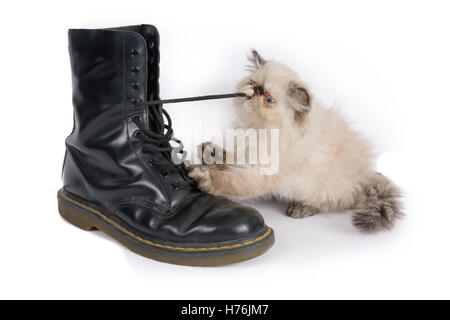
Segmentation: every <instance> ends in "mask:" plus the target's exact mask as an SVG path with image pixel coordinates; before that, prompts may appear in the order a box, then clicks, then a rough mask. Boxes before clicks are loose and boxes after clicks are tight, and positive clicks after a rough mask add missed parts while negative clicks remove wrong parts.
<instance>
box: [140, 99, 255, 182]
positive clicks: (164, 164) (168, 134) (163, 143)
mask: <svg viewBox="0 0 450 320" xmlns="http://www.w3.org/2000/svg"><path fill="white" fill-rule="evenodd" d="M234 97H247V98H248V95H246V94H245V93H232V94H222V95H208V96H198V97H189V98H179V99H168V100H151V101H141V102H136V103H134V105H135V106H142V105H146V106H152V107H151V108H148V111H149V112H148V116H149V120H150V123H151V126H150V129H147V128H145V126H144V124H143V123H142V121H141V119H140V118H139V117H137V116H136V117H133V118H132V121H133V122H134V123H135V124H136V126H137V127H138V128H139V130H138V131H136V133H135V135H136V137H138V138H139V139H140V140H141V141H142V143H143V145H142V148H141V151H142V152H143V153H160V154H161V155H162V156H163V158H164V161H157V160H155V159H151V160H150V163H151V164H152V165H153V166H155V167H156V168H157V169H158V170H159V171H160V172H161V173H162V176H164V177H166V176H167V175H168V169H169V168H171V167H175V168H176V170H177V171H178V172H179V173H180V175H181V177H182V178H183V181H176V182H173V183H172V187H173V188H174V189H179V188H183V187H188V186H192V185H195V182H194V180H192V179H191V178H190V177H189V176H188V175H187V170H186V167H185V165H184V163H183V161H180V162H181V163H180V164H175V163H174V162H173V161H172V154H173V150H174V149H175V147H173V146H172V145H171V144H170V142H171V141H173V142H175V143H177V144H178V145H179V146H178V147H176V149H175V150H177V154H181V155H182V160H184V158H185V157H186V155H187V152H186V151H184V150H183V143H182V142H181V141H180V140H178V139H176V138H175V137H174V136H173V129H172V120H171V118H170V116H169V114H168V112H167V111H166V110H165V109H164V108H163V104H167V103H179V102H187V101H201V100H214V99H225V98H234ZM165 120H167V124H166V121H165Z"/></svg>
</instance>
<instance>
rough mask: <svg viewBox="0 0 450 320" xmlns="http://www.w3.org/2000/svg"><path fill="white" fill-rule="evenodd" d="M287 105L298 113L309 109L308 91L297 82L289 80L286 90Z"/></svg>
mask: <svg viewBox="0 0 450 320" xmlns="http://www.w3.org/2000/svg"><path fill="white" fill-rule="evenodd" d="M287 96H288V100H289V105H290V106H291V107H292V108H294V109H295V111H297V112H299V113H306V112H308V111H309V110H311V98H310V96H309V93H308V91H306V89H305V88H303V87H302V86H301V85H300V84H299V83H296V82H294V81H291V82H289V86H288V92H287Z"/></svg>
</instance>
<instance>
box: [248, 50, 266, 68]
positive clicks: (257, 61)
mask: <svg viewBox="0 0 450 320" xmlns="http://www.w3.org/2000/svg"><path fill="white" fill-rule="evenodd" d="M247 58H248V61H250V65H249V66H248V67H249V69H250V70H253V71H254V70H256V69H259V68H261V67H262V66H263V65H265V64H266V63H267V61H266V60H264V59H263V58H262V57H261V56H260V55H259V53H258V51H256V50H252V52H251V53H250V55H248V56H247Z"/></svg>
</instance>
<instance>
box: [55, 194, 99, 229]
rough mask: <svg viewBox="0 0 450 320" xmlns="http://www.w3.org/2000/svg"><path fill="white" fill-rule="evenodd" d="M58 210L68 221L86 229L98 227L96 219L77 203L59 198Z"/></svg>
mask: <svg viewBox="0 0 450 320" xmlns="http://www.w3.org/2000/svg"><path fill="white" fill-rule="evenodd" d="M58 210H59V214H60V215H61V217H63V218H64V220H66V221H67V222H69V223H71V224H73V225H74V226H75V227H78V228H80V229H82V230H85V231H90V230H95V229H97V228H96V227H95V224H94V219H93V217H92V216H90V215H89V214H88V213H87V212H85V211H84V210H83V209H81V208H77V207H76V206H75V205H72V204H68V203H67V201H65V200H64V199H61V198H58Z"/></svg>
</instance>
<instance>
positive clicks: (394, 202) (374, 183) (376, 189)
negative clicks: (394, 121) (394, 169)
mask: <svg viewBox="0 0 450 320" xmlns="http://www.w3.org/2000/svg"><path fill="white" fill-rule="evenodd" d="M400 197H401V193H400V190H399V189H398V188H397V187H396V186H395V185H394V184H393V183H392V182H391V181H390V180H389V179H388V178H387V177H385V176H383V175H382V174H378V173H377V174H374V175H373V177H372V178H371V179H370V181H369V182H368V183H367V185H365V186H364V187H363V188H362V190H361V193H360V194H359V195H358V197H357V199H356V208H357V209H355V210H354V215H353V225H354V226H355V227H356V228H358V229H359V230H361V231H363V232H377V231H380V230H382V229H384V230H390V229H391V228H392V227H393V226H394V224H395V222H396V220H398V219H399V218H401V217H402V216H403V215H404V214H403V212H402V205H401V203H400V201H399V198H400Z"/></svg>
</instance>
